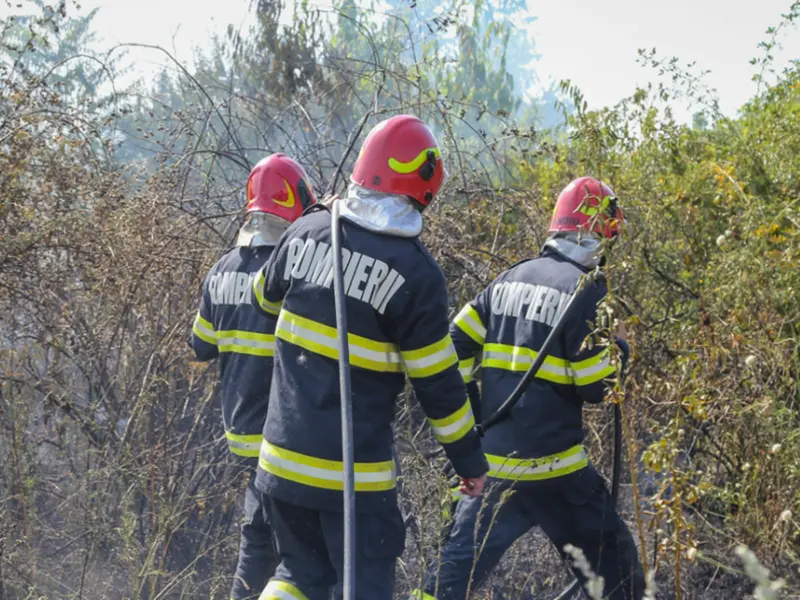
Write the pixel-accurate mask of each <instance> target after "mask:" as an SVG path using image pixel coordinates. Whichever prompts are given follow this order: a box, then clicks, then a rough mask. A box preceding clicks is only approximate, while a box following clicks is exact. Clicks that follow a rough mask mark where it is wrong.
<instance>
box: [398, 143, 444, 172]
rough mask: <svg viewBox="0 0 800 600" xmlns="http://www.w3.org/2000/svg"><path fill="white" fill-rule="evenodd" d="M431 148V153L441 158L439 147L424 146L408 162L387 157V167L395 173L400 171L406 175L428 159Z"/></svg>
mask: <svg viewBox="0 0 800 600" xmlns="http://www.w3.org/2000/svg"><path fill="white" fill-rule="evenodd" d="M431 150H433V153H434V154H435V155H436V158H441V156H442V155H441V153H440V152H439V148H437V147H433V148H425V149H424V150H423V151H422V152H420V153H419V154H417V155H416V156H415V157H414V158H412V159H411V160H410V161H408V162H400V161H399V160H397V159H396V158H389V168H390V169H391V170H392V171H394V172H395V173H402V174H403V175H406V174H408V173H413V172H414V171H417V170H418V169H419V168H420V167H421V166H422V165H423V164H424V163H425V161H426V160H427V159H428V152H430V151H431Z"/></svg>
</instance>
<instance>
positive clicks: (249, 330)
mask: <svg viewBox="0 0 800 600" xmlns="http://www.w3.org/2000/svg"><path fill="white" fill-rule="evenodd" d="M314 202H315V198H314V193H313V190H312V188H311V186H310V184H309V183H308V177H307V176H306V173H305V171H304V170H303V168H302V167H301V166H300V165H299V164H297V163H296V162H295V161H294V160H292V159H291V158H289V157H288V156H286V155H285V154H272V155H271V156H268V157H267V158H265V159H263V160H262V161H260V162H259V163H258V164H257V165H256V166H255V167H254V168H253V170H252V171H251V173H250V176H249V177H248V179H247V209H246V214H245V222H244V225H243V226H242V228H241V229H240V231H239V235H238V238H237V241H236V248H234V249H233V250H231V251H230V252H228V253H227V254H225V256H223V257H222V258H221V259H220V260H219V261H218V262H217V263H216V264H215V265H214V266H213V267H212V268H211V270H210V271H209V273H208V275H207V276H206V278H205V282H204V283H203V298H202V300H201V302H200V309H199V311H198V313H197V316H196V318H195V321H194V327H193V329H192V337H191V346H192V348H193V349H194V351H195V354H196V355H197V358H198V359H199V360H202V361H207V360H211V359H214V358H219V369H220V379H221V383H222V386H221V387H222V420H223V424H224V426H225V437H226V438H227V441H228V448H229V450H230V452H231V453H232V454H233V455H234V456H235V460H236V462H237V464H238V465H239V466H240V467H241V468H242V469H243V470H244V472H245V474H246V475H247V477H248V485H247V488H246V490H245V497H244V513H245V517H244V523H243V525H242V529H241V539H240V544H239V563H238V565H237V568H236V575H235V576H234V581H233V587H232V590H231V598H232V599H233V600H242V599H244V598H258V595H259V594H260V593H261V590H262V589H263V588H264V586H265V585H266V583H267V580H268V579H269V577H270V575H272V573H273V572H274V570H275V567H276V566H277V565H278V559H277V554H276V552H275V549H274V545H273V542H272V533H271V530H270V526H269V522H268V519H267V517H266V515H265V513H264V511H263V510H262V509H261V506H260V503H259V500H258V495H257V493H256V491H255V488H254V487H253V484H254V480H255V468H256V465H257V463H258V451H259V448H260V447H261V430H262V428H263V427H264V420H265V419H266V416H267V405H268V401H269V387H270V379H271V375H272V361H273V354H274V349H275V337H274V332H275V318H274V317H271V316H268V315H264V314H263V312H262V311H261V310H260V309H258V308H256V306H255V304H254V303H253V302H252V299H251V295H252V287H253V279H254V278H255V277H256V274H257V273H258V271H259V269H261V267H263V266H264V264H265V263H266V262H267V259H268V258H269V256H270V254H271V253H272V250H273V248H274V246H275V244H276V243H277V241H278V239H279V238H280V236H281V234H282V233H283V232H284V231H285V230H286V228H287V227H288V226H289V224H290V223H292V222H293V221H295V219H297V218H298V217H299V216H300V215H301V213H302V211H303V209H305V208H307V207H308V206H310V205H311V204H313V203H314Z"/></svg>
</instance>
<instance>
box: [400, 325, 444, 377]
mask: <svg viewBox="0 0 800 600" xmlns="http://www.w3.org/2000/svg"><path fill="white" fill-rule="evenodd" d="M400 355H401V356H402V357H403V362H404V363H405V365H406V372H407V373H408V376H409V377H417V378H419V377H430V376H431V375H436V374H437V373H441V372H442V371H444V370H445V369H447V368H448V367H452V366H453V365H454V364H456V363H457V362H458V357H457V356H456V349H455V348H454V347H453V340H452V339H450V335H449V334H448V335H446V336H444V337H443V338H442V339H441V340H439V341H438V342H436V343H434V344H431V345H429V346H425V347H424V348H420V349H418V350H404V351H402V352H400Z"/></svg>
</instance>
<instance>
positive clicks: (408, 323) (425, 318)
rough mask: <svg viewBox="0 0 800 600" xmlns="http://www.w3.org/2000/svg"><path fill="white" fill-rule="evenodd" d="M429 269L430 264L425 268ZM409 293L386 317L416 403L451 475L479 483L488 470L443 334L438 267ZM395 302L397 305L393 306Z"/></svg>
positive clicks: (444, 305)
mask: <svg viewBox="0 0 800 600" xmlns="http://www.w3.org/2000/svg"><path fill="white" fill-rule="evenodd" d="M429 264H430V263H429ZM430 267H431V268H429V270H428V274H427V276H422V274H420V276H418V277H415V278H414V281H415V282H417V281H419V282H420V283H419V284H418V285H416V286H413V287H410V289H409V290H408V291H407V293H406V294H398V296H401V297H402V300H401V301H400V302H398V304H402V306H401V307H400V308H399V309H395V310H391V308H390V310H391V312H389V311H387V312H389V314H387V316H388V317H389V319H390V326H391V329H392V335H391V337H392V338H393V341H394V343H395V344H396V345H397V348H398V350H399V351H400V355H401V356H402V359H403V363H404V364H405V368H406V372H407V373H408V376H409V378H410V379H411V383H412V385H413V386H414V391H415V392H416V395H417V399H418V400H419V402H420V405H421V406H422V410H423V411H424V412H425V415H426V417H427V418H428V422H429V423H430V425H431V427H432V428H433V432H434V435H435V436H436V439H437V440H438V441H439V443H441V444H442V446H443V447H444V449H445V452H446V453H447V457H448V458H449V459H450V462H452V464H453V467H454V468H455V471H456V473H458V474H459V475H460V476H461V477H479V476H481V475H483V474H484V473H486V472H487V471H488V470H489V465H488V464H487V462H486V458H485V457H484V455H483V451H482V449H481V443H480V439H479V437H478V435H477V433H476V432H475V417H474V415H473V413H472V407H471V404H470V401H469V399H468V397H467V390H466V388H465V387H464V381H463V380H462V378H461V375H460V373H459V371H458V358H457V356H456V350H455V348H454V347H453V342H452V339H451V338H450V334H449V333H448V319H447V304H448V303H447V286H446V284H445V280H444V276H443V275H442V272H441V271H440V270H439V268H438V267H433V265H430ZM395 301H397V299H396V300H395Z"/></svg>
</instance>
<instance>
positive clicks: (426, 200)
mask: <svg viewBox="0 0 800 600" xmlns="http://www.w3.org/2000/svg"><path fill="white" fill-rule="evenodd" d="M446 177H447V171H446V170H445V168H444V163H443V162H442V157H441V153H440V151H439V143H438V142H437V141H436V138H435V137H434V135H433V133H432V132H431V130H430V129H428V126H427V125H425V123H423V122H422V121H420V120H419V119H418V118H417V117H412V116H410V115H397V116H394V117H391V118H389V119H386V120H385V121H381V122H380V123H378V124H377V125H375V127H373V128H372V130H371V131H370V132H369V134H367V139H365V140H364V144H363V145H362V146H361V151H360V152H359V154H358V159H357V160H356V164H355V166H354V167H353V174H352V175H351V177H350V181H352V182H353V183H355V184H356V185H359V186H361V187H365V188H368V189H370V190H375V191H377V192H383V193H385V194H397V195H399V196H408V197H409V198H412V199H414V200H415V201H416V202H417V203H418V204H419V205H420V206H421V207H422V208H425V207H426V206H428V205H429V204H430V203H431V201H432V200H433V197H434V196H435V195H436V193H437V192H438V191H439V188H440V187H441V186H442V183H444V181H445V179H446Z"/></svg>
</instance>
